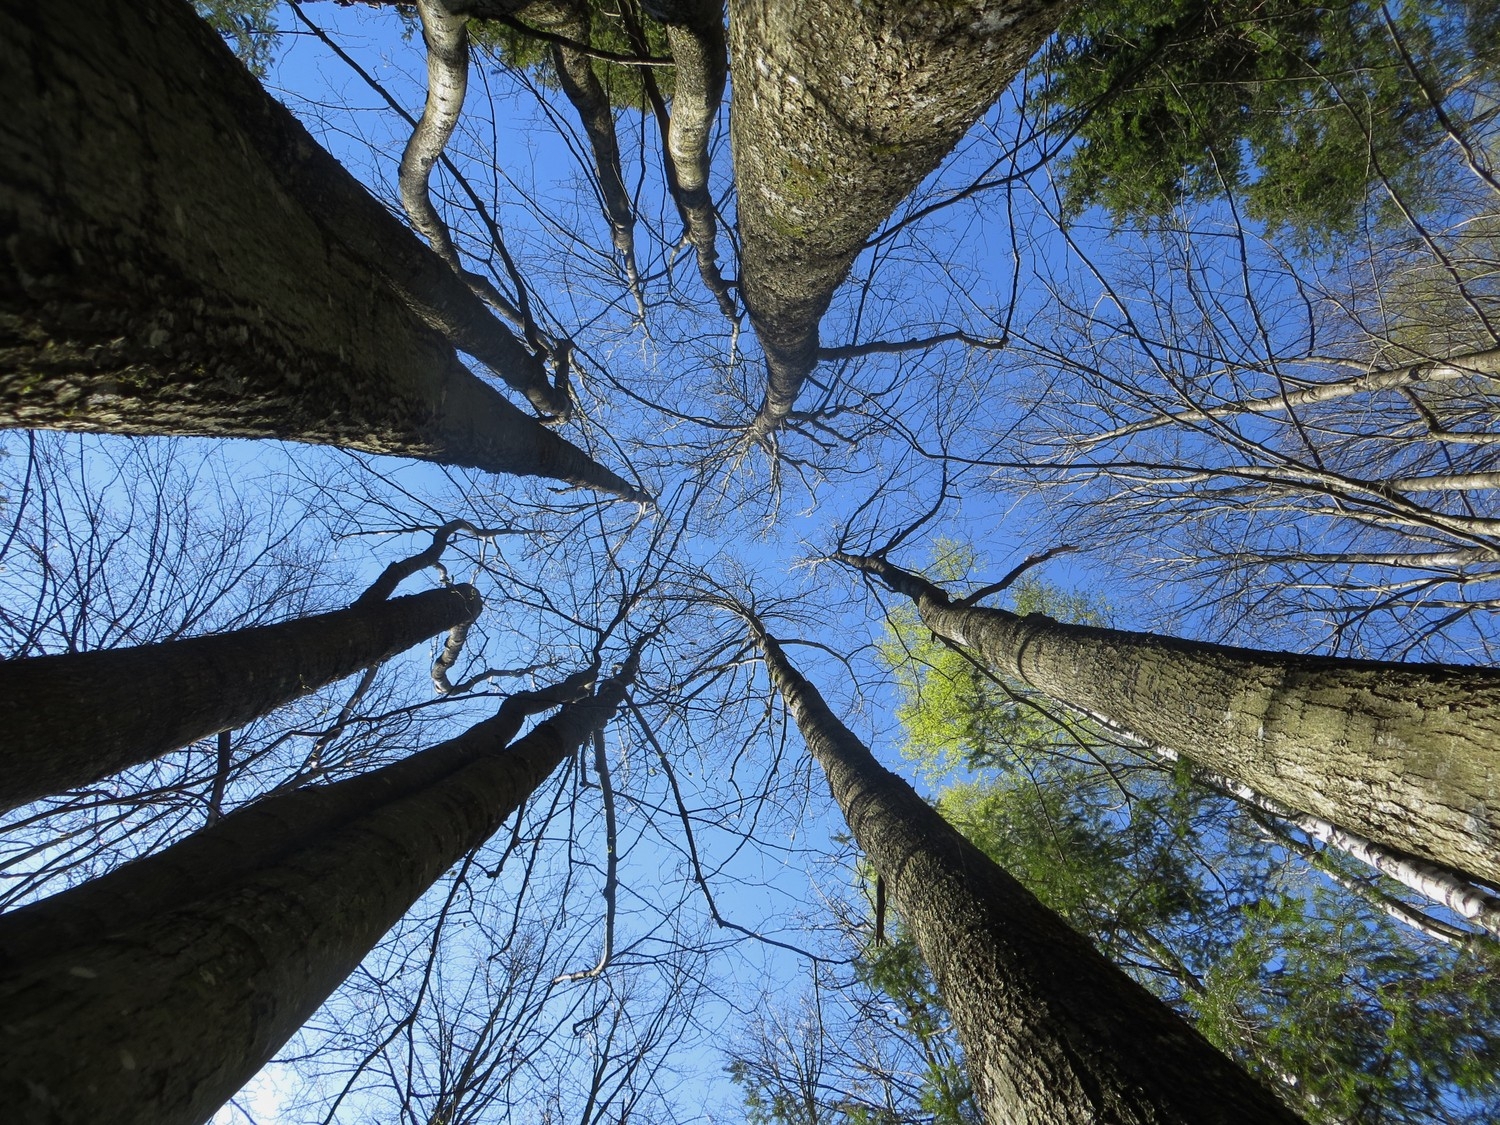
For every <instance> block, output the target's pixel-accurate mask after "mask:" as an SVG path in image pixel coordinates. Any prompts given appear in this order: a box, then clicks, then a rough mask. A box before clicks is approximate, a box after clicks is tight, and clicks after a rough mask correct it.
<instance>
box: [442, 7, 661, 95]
mask: <svg viewBox="0 0 1500 1125" xmlns="http://www.w3.org/2000/svg"><path fill="white" fill-rule="evenodd" d="M585 6H586V7H587V8H588V11H589V42H588V45H589V46H590V47H592V48H594V49H595V50H597V51H605V52H608V53H610V54H615V55H629V56H632V57H633V56H635V55H636V54H637V51H636V48H635V44H633V43H632V42H631V38H630V35H629V34H628V33H627V31H626V28H625V24H624V21H623V20H622V18H621V15H620V9H619V8H618V7H617V6H615V5H611V4H608V3H601V2H600V0H588V3H587V4H586V5H585ZM638 18H639V20H640V27H641V33H642V34H643V36H644V37H645V40H646V46H647V48H648V52H649V54H650V56H651V57H652V58H667V57H670V55H671V53H672V52H671V47H670V45H669V44H668V42H667V29H666V28H664V27H663V26H662V25H661V24H659V23H657V22H656V21H655V20H653V19H651V17H649V16H647V15H646V14H645V13H643V12H642V13H638ZM469 36H470V38H471V40H472V41H473V43H474V44H475V46H478V47H484V48H487V49H489V50H490V51H491V52H493V53H494V55H495V57H496V58H497V59H498V60H499V61H500V62H501V63H502V64H503V65H504V66H506V67H509V68H510V69H512V70H517V71H522V72H524V73H526V74H529V75H530V76H531V77H532V79H533V80H534V81H536V83H537V84H538V85H540V86H542V87H544V88H546V89H549V90H556V89H558V88H559V86H558V81H557V70H556V68H555V67H554V66H553V62H552V44H551V43H550V42H549V41H547V40H545V39H539V38H537V37H536V36H534V35H528V34H526V32H524V31H522V30H520V29H519V28H516V27H514V26H512V25H510V24H504V23H499V22H498V21H491V20H470V21H469ZM593 68H594V74H595V76H596V77H597V78H598V79H599V84H600V85H601V86H603V87H604V93H605V96H606V97H608V99H609V104H610V105H612V106H614V107H615V108H616V109H636V110H643V109H645V108H646V106H647V104H648V103H647V101H646V92H645V87H644V85H643V83H642V80H641V76H642V73H643V71H644V69H645V68H643V67H639V66H626V65H622V64H620V63H613V62H609V61H608V60H605V59H594V60H593ZM650 70H651V73H652V74H653V75H654V77H655V78H656V84H657V87H658V88H659V89H660V90H661V93H662V96H663V97H665V98H670V97H671V96H672V68H671V67H666V66H657V67H651V68H650Z"/></svg>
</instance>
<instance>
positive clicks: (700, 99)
mask: <svg viewBox="0 0 1500 1125" xmlns="http://www.w3.org/2000/svg"><path fill="white" fill-rule="evenodd" d="M642 7H643V8H644V9H645V10H646V13H647V14H648V15H649V16H650V17H651V18H652V19H654V20H656V21H657V22H658V23H660V24H662V25H663V26H665V27H666V29H667V42H668V44H670V46H671V48H672V116H671V119H670V121H669V123H668V127H667V135H666V137H665V141H666V147H667V168H668V174H667V185H668V187H669V188H671V189H672V192H673V194H674V195H675V196H676V198H677V205H678V207H679V209H680V210H681V212H682V219H683V222H684V223H685V224H686V225H687V234H688V241H689V242H691V243H692V244H693V249H694V250H695V251H696V252H697V257H698V273H699V275H700V276H701V277H702V278H703V284H704V285H705V286H707V288H708V291H709V292H710V293H711V294H713V298H714V301H715V302H716V303H717V304H718V306H719V311H720V312H722V313H723V314H724V315H725V316H726V317H728V318H729V319H730V320H734V319H736V317H737V316H738V311H737V310H736V309H735V307H734V298H733V296H731V295H730V291H729V285H728V283H727V282H725V280H724V275H723V274H722V273H721V272H720V271H719V260H718V259H719V253H718V246H717V241H718V219H717V217H716V215H715V213H714V201H713V196H712V195H711V194H710V193H709V189H708V176H709V155H708V139H709V135H710V134H711V133H712V131H713V127H714V121H715V119H716V118H717V117H718V115H719V106H720V104H721V103H722V102H723V100H724V84H725V81H726V79H727V78H728V76H729V59H728V53H727V52H728V47H727V45H726V42H725V38H724V5H723V3H722V0H643V3H642Z"/></svg>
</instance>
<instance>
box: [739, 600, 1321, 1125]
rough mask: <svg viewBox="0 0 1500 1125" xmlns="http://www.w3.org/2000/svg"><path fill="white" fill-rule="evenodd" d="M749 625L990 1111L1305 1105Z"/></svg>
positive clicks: (1249, 1123)
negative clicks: (882, 755) (939, 800)
mask: <svg viewBox="0 0 1500 1125" xmlns="http://www.w3.org/2000/svg"><path fill="white" fill-rule="evenodd" d="M752 629H753V630H754V631H756V632H757V634H758V636H757V640H758V641H759V644H760V647H761V650H762V652H763V653H764V654H765V659H766V667H767V669H768V671H769V673H770V676H771V680H772V682H773V683H774V684H775V685H776V687H777V688H778V689H779V690H780V692H781V695H782V698H783V699H785V700H786V705H787V710H788V711H790V712H791V714H792V716H793V718H794V719H795V720H796V722H797V726H798V728H799V729H800V730H801V732H802V737H803V739H804V741H805V742H806V743H807V748H808V752H809V753H810V754H812V756H813V758H815V759H816V760H817V762H818V764H819V765H820V766H822V767H823V771H824V773H825V774H826V775H827V777H828V784H829V788H830V789H831V790H832V792H833V798H834V800H835V801H836V802H837V803H838V806H839V808H840V809H841V810H843V813H844V817H845V819H846V820H847V822H848V824H849V828H850V831H851V832H853V834H854V838H855V840H856V841H857V842H858V844H859V846H860V848H861V849H863V851H864V852H865V854H866V856H868V858H869V860H870V863H871V865H872V866H873V867H874V868H875V870H876V871H877V872H878V873H879V875H880V876H881V878H882V879H883V880H884V881H885V885H886V888H887V893H888V894H889V896H890V899H891V901H892V902H893V904H894V905H895V907H896V909H897V911H898V912H899V913H900V915H901V918H902V920H903V921H904V922H905V923H906V926H907V928H908V929H909V930H910V931H911V933H912V936H913V937H914V938H915V940H916V942H917V945H918V947H919V948H920V949H921V951H922V957H923V959H924V960H925V961H926V962H927V965H928V967H929V968H931V970H932V973H933V977H934V978H935V979H936V981H937V985H938V989H939V991H940V992H941V993H942V996H943V1001H944V1003H945V1004H947V1006H948V1010H949V1011H950V1012H951V1013H952V1015H953V1022H954V1026H955V1028H956V1029H957V1031H958V1036H959V1040H960V1041H961V1042H962V1044H963V1048H964V1054H965V1055H966V1056H967V1061H968V1067H969V1074H970V1076H971V1078H972V1080H973V1083H974V1093H975V1099H976V1101H977V1102H978V1103H979V1106H980V1109H981V1111H982V1112H983V1113H984V1115H985V1120H986V1121H988V1122H990V1125H1002V1123H1021V1122H1025V1123H1027V1125H1043V1123H1048V1125H1050V1123H1057V1125H1062V1123H1068V1125H1095V1123H1098V1122H1110V1123H1111V1125H1134V1123H1140V1125H1146V1123H1148V1122H1149V1123H1151V1125H1165V1123H1168V1122H1180V1123H1182V1125H1189V1123H1192V1125H1219V1123H1223V1125H1228V1123H1230V1122H1238V1123H1243V1125H1269V1123H1273V1122H1294V1121H1296V1120H1298V1118H1297V1117H1296V1115H1295V1114H1293V1113H1292V1112H1291V1110H1289V1109H1287V1108H1286V1107H1285V1106H1283V1105H1282V1104H1281V1103H1280V1102H1279V1101H1277V1099H1276V1098H1275V1097H1274V1096H1273V1095H1272V1094H1271V1093H1270V1091H1268V1090H1267V1089H1266V1088H1265V1087H1263V1086H1261V1085H1260V1084H1259V1083H1258V1082H1256V1081H1255V1080H1254V1079H1252V1078H1251V1077H1250V1076H1249V1075H1247V1074H1246V1073H1245V1072H1244V1071H1243V1070H1241V1069H1240V1068H1239V1067H1238V1066H1236V1065H1235V1064H1234V1063H1233V1062H1231V1061H1230V1060H1229V1059H1228V1058H1226V1057H1225V1056H1224V1055H1222V1054H1221V1053H1219V1051H1217V1050H1216V1049H1215V1048H1214V1047H1213V1046H1212V1045H1211V1044H1210V1043H1209V1042H1208V1041H1207V1040H1206V1039H1204V1038H1203V1037H1202V1036H1201V1035H1199V1034H1198V1033H1197V1032H1196V1031H1195V1030H1194V1029H1193V1028H1191V1027H1190V1026H1188V1024H1187V1023H1185V1022H1184V1021H1183V1020H1182V1019H1181V1018H1180V1017H1179V1016H1178V1015H1177V1014H1176V1013H1175V1012H1173V1011H1172V1010H1171V1009H1170V1008H1168V1007H1167V1006H1166V1005H1165V1004H1164V1003H1162V1002H1161V1001H1160V1000H1158V999H1157V998H1156V997H1154V996H1152V995H1151V994H1150V993H1149V992H1147V991H1146V990H1145V989H1144V988H1142V987H1141V986H1140V985H1138V984H1136V983H1135V982H1134V981H1133V980H1131V979H1130V978H1129V977H1127V976H1126V975H1125V974H1124V972H1122V971H1121V970H1120V969H1118V968H1116V967H1115V966H1114V965H1112V964H1110V963H1109V961H1107V960H1106V959H1105V958H1104V957H1103V956H1102V955H1100V954H1099V952H1098V951H1097V950H1095V949H1094V947H1093V946H1092V945H1090V944H1089V943H1088V941H1087V940H1085V939H1084V938H1083V937H1081V936H1079V935H1078V934H1076V933H1074V932H1073V930H1072V929H1070V928H1069V927H1068V925H1067V923H1066V922H1064V921H1063V920H1062V919H1061V918H1060V917H1058V916H1057V915H1056V914H1054V913H1053V912H1052V911H1050V910H1048V909H1047V908H1046V907H1045V906H1043V905H1042V904H1041V903H1040V902H1039V901H1038V900H1037V899H1036V897H1035V896H1034V895H1032V894H1031V893H1030V892H1029V891H1027V890H1026V888H1025V887H1023V886H1021V884H1019V883H1018V882H1016V881H1015V880H1014V879H1013V878H1011V876H1010V875H1008V874H1007V873H1006V872H1005V871H1003V870H1001V869H1000V868H999V867H998V866H996V865H995V864H994V863H993V862H992V861H991V860H990V859H989V858H988V857H987V856H985V855H984V853H982V852H981V851H979V849H978V848H976V847H975V846H974V845H973V844H971V843H969V842H968V841H967V840H965V839H964V838H963V836H961V835H960V834H959V833H958V832H957V831H956V830H955V829H953V828H952V827H951V826H950V825H949V824H948V823H947V822H946V821H944V820H943V818H942V817H940V816H939V815H938V814H937V813H936V812H935V811H934V810H933V809H932V808H931V807H930V806H929V805H928V804H927V803H926V802H924V801H923V800H922V799H921V798H920V797H918V796H917V794H916V792H915V791H914V790H913V789H912V788H911V786H909V785H907V784H906V782H904V781H902V780H901V779H900V778H899V777H897V776H896V775H895V774H893V773H891V772H890V771H889V770H887V769H885V768H884V767H882V766H881V765H880V764H879V763H878V762H876V760H875V758H874V756H873V755H872V754H871V753H870V751H869V750H868V749H867V748H866V747H865V746H864V744H863V743H861V742H860V741H859V739H857V738H855V736H854V735H853V734H852V733H851V732H850V731H849V729H848V728H847V727H845V726H844V725H843V723H841V722H840V721H839V720H838V719H837V718H835V717H834V715H833V712H832V711H830V710H829V708H828V706H827V704H826V703H825V702H824V701H823V698H822V696H821V695H819V694H818V691H817V689H816V688H814V687H813V686H812V685H811V684H809V683H808V682H807V681H806V680H805V679H803V678H802V676H801V675H800V674H799V673H798V672H797V670H796V669H795V668H794V667H793V666H792V665H791V663H790V661H788V660H787V658H786V654H785V653H784V652H783V651H782V650H781V647H780V646H779V645H778V644H777V643H776V642H775V641H774V640H773V639H772V638H770V637H769V636H767V635H766V634H765V633H764V631H763V630H762V629H760V627H759V626H758V625H756V624H752Z"/></svg>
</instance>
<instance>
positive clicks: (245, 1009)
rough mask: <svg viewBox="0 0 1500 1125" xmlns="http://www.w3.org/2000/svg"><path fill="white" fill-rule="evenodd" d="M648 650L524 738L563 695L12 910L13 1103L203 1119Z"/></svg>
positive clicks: (611, 700) (598, 723) (546, 770)
mask: <svg viewBox="0 0 1500 1125" xmlns="http://www.w3.org/2000/svg"><path fill="white" fill-rule="evenodd" d="M635 666H636V658H635V657H634V656H632V658H631V660H630V661H629V662H628V663H627V664H626V666H625V668H624V669H623V670H622V671H621V672H620V673H619V674H618V675H617V676H615V677H614V678H612V679H610V680H608V681H606V682H605V683H604V684H602V685H601V686H600V689H599V691H598V693H597V694H595V695H593V696H590V697H588V698H587V699H585V700H583V701H582V702H578V703H570V704H567V705H565V706H564V707H563V709H562V710H561V711H560V712H559V713H558V714H557V715H556V716H555V717H553V718H552V719H549V720H548V721H546V722H543V723H541V724H539V725H538V726H537V727H535V728H534V729H533V730H532V731H531V733H530V734H528V735H527V736H526V737H525V738H522V739H520V740H519V741H517V742H515V743H514V744H512V745H509V746H507V745H506V743H507V742H509V741H510V739H511V738H513V737H514V735H515V732H516V730H517V729H519V722H520V717H519V715H520V714H524V713H525V712H526V711H527V710H532V711H534V710H536V709H538V706H539V705H549V704H550V703H554V702H557V701H558V700H557V699H551V700H549V699H547V698H545V693H540V696H539V694H536V693H534V694H533V695H532V697H531V699H530V701H528V703H529V705H528V706H527V707H523V708H521V709H520V712H519V713H516V712H515V711H514V709H511V708H506V707H502V709H501V713H500V714H499V715H497V716H496V717H495V718H493V719H490V720H488V721H487V722H483V723H480V724H479V725H478V726H476V727H474V728H472V729H471V730H470V731H468V732H467V733H466V734H464V735H461V736H460V737H458V738H456V739H453V740H452V741H450V742H446V743H444V744H443V745H441V746H437V747H434V748H433V749H431V750H428V751H425V752H423V753H421V754H417V755H415V756H413V757H412V758H409V759H407V760H405V761H402V762H397V763H395V764H394V765H391V766H387V767H386V768H384V769H381V770H377V771H375V772H373V773H371V774H367V775H364V776H362V777H358V778H354V779H351V780H350V781H346V782H342V783H340V784H337V785H331V786H327V787H314V788H308V789H304V790H298V791H294V792H292V793H289V794H286V795H284V796H281V797H273V798H270V799H268V800H266V801H263V802H261V803H259V804H255V805H251V806H249V807H247V808H245V809H242V810H240V811H238V812H235V813H232V814H230V815H229V816H227V817H225V818H224V819H223V820H221V821H219V822H218V823H217V824H215V825H214V826H213V827H212V828H209V829H205V830H204V831H203V832H200V833H198V834H197V835H195V836H192V837H190V838H188V839H187V840H185V841H183V842H182V843H180V844H178V845H176V846H175V847H173V848H169V849H168V850H167V851H165V852H161V853H158V854H157V855H155V856H151V857H149V858H147V859H144V860H139V861H137V862H135V863H132V864H127V865H126V866H125V867H122V868H120V869H119V870H117V871H115V872H113V873H111V874H110V875H106V876H104V877H103V878H100V879H97V880H95V881H93V882H90V883H85V884H84V885H83V886H81V887H77V888H75V889H73V890H71V891H66V892H64V893H63V894H60V895H57V896H55V897H53V898H50V899H46V900H45V901H43V902H40V903H37V904H35V905H33V906H29V907H24V908H22V909H21V910H18V911H15V912H13V913H11V914H8V915H5V916H4V917H3V918H0V1011H3V1012H4V1013H5V1016H4V1019H3V1021H0V1103H3V1104H4V1105H6V1106H7V1107H8V1109H7V1113H8V1114H10V1115H11V1116H10V1118H9V1119H11V1120H16V1121H18V1122H24V1123H26V1125H33V1123H35V1125H42V1123H45V1125H62V1123H64V1122H66V1123H69V1125H71V1123H73V1122H79V1121H110V1122H120V1123H122V1125H126V1123H132V1125H148V1123H150V1125H193V1123H196V1122H201V1121H203V1120H205V1119H206V1118H207V1117H209V1116H210V1115H211V1114H212V1113H213V1112H214V1110H215V1109H217V1108H218V1107H219V1106H220V1105H221V1104H222V1103H223V1102H224V1101H225V1100H226V1099H227V1098H229V1097H230V1096H231V1095H232V1094H233V1093H234V1092H235V1091H236V1090H237V1089H239V1087H240V1086H241V1085H243V1084H244V1082H245V1081H246V1080H247V1079H249V1078H250V1076H251V1075H253V1074H254V1073H255V1072H256V1071H257V1070H258V1069H259V1068H260V1067H261V1066H262V1065H264V1063H265V1062H266V1061H267V1060H268V1059H270V1058H271V1056H272V1055H273V1054H274V1053H275V1052H276V1050H277V1049H278V1048H279V1047H280V1046H281V1044H282V1043H284V1042H285V1041H286V1040H287V1039H288V1038H289V1037H290V1036H291V1035H292V1034H293V1033H294V1032H295V1031H296V1030H297V1028H298V1027H300V1026H301V1025H302V1023H303V1022H304V1021H305V1020H306V1019H307V1018H308V1017H309V1016H310V1015H311V1014H312V1013H313V1011H314V1010H315V1009H316V1008H317V1007H318V1005H319V1004H321V1003H322V1002H323V1000H324V998H326V997H327V995H328V994H329V993H330V992H332V991H333V989H334V988H336V987H337V986H338V984H339V982H340V981H342V980H343V979H344V977H346V976H347V975H348V974H349V973H350V972H351V971H352V970H353V969H354V967H355V966H356V965H357V964H358V963H359V961H360V959H361V958H363V957H364V955H365V954H366V952H368V951H369V949H370V948H371V947H372V946H373V945H374V944H375V942H376V941H378V940H379V939H380V936H381V935H382V934H384V933H385V932H386V930H388V929H389V928H390V927H391V926H392V925H393V924H394V923H395V922H396V921H397V919H399V918H400V917H401V915H402V914H403V913H405V911H406V910H407V909H408V908H409V907H410V906H411V904H412V903H413V902H414V901H415V900H416V899H417V897H418V896H420V895H421V894H422V892H423V891H425V890H426V889H427V888H428V887H429V886H430V885H431V884H432V883H433V881H434V880H436V879H437V878H438V877H439V876H440V875H441V874H442V873H443V872H444V871H445V870H446V869H447V868H448V867H450V866H451V865H452V864H453V863H454V862H456V861H457V860H458V859H460V858H461V857H462V856H463V855H464V854H465V853H466V852H468V851H469V850H471V849H473V848H475V847H478V846H479V845H480V844H482V843H483V842H484V841H485V840H486V839H488V838H489V837H490V836H491V835H492V834H493V833H494V831H495V830H496V829H497V828H498V827H499V826H500V824H501V823H502V822H503V821H504V820H505V818H506V817H507V816H509V815H510V813H511V812H513V811H514V810H515V809H516V807H517V806H518V805H519V804H520V803H521V802H522V801H523V800H525V799H526V797H527V796H528V795H529V794H530V793H531V792H532V791H533V790H534V789H535V788H536V787H537V786H538V785H540V784H541V782H542V781H543V780H545V779H546V777H547V776H548V775H549V774H551V773H552V771H553V770H555V769H556V768H557V766H558V765H559V764H560V763H561V762H562V761H563V760H564V759H565V758H566V757H567V756H568V754H569V753H571V752H572V751H573V750H574V749H575V748H576V747H578V746H579V745H581V744H583V743H584V742H585V741H586V740H587V739H588V738H589V737H590V735H591V734H592V732H593V731H595V730H597V729H599V728H601V727H602V726H603V725H604V724H605V723H606V722H608V720H609V718H610V716H611V715H612V714H613V713H614V711H615V708H616V707H618V705H619V703H620V701H621V699H622V698H623V697H624V692H625V688H626V685H627V684H628V682H629V680H630V678H631V676H633V674H634V671H635ZM574 686H576V684H575V685H574ZM574 698H576V696H574Z"/></svg>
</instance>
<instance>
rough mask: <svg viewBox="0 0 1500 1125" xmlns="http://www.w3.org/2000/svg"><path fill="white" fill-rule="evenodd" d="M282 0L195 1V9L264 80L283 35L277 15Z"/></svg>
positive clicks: (255, 73)
mask: <svg viewBox="0 0 1500 1125" xmlns="http://www.w3.org/2000/svg"><path fill="white" fill-rule="evenodd" d="M278 3H279V0H193V6H194V7H195V8H197V9H198V14H199V15H200V16H202V17H203V18H204V19H205V20H207V21H208V22H209V24H210V25H211V26H212V27H213V29H214V30H215V31H217V32H218V33H219V34H220V35H222V36H224V38H225V39H227V40H229V42H230V45H231V46H233V47H234V53H235V54H236V55H238V56H239V57H240V61H241V62H243V63H244V64H245V66H246V67H247V68H248V69H249V70H250V72H251V73H252V74H254V75H256V76H257V77H260V78H264V77H265V74H266V68H267V67H269V66H270V65H271V59H272V58H273V56H274V55H275V53H276V45H277V42H278V41H279V39H280V35H279V33H278V31H277V28H276V20H275V17H274V16H273V14H272V13H273V12H275V10H276V7H277V4H278Z"/></svg>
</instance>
